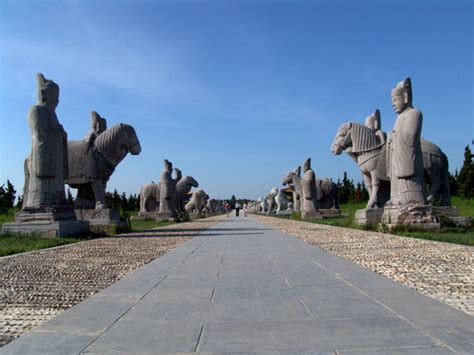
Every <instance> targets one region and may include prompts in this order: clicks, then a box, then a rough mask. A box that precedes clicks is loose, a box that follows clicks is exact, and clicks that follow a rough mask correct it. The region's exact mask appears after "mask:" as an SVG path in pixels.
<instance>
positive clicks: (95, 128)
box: [85, 111, 107, 147]
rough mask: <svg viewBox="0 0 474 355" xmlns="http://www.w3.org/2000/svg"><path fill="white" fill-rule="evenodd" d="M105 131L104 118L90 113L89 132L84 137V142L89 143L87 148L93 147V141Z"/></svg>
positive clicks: (105, 123)
mask: <svg viewBox="0 0 474 355" xmlns="http://www.w3.org/2000/svg"><path fill="white" fill-rule="evenodd" d="M106 129H107V121H106V119H105V118H103V117H100V115H99V114H98V113H97V112H95V111H92V112H91V130H90V132H89V133H88V134H87V136H86V137H85V140H86V141H88V142H89V146H90V147H92V146H93V145H94V141H95V139H96V138H97V136H98V135H99V134H101V133H102V132H104V131H105V130H106Z"/></svg>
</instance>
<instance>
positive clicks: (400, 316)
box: [311, 259, 456, 352]
mask: <svg viewBox="0 0 474 355" xmlns="http://www.w3.org/2000/svg"><path fill="white" fill-rule="evenodd" d="M311 260H312V261H313V262H314V263H315V264H317V265H318V266H320V267H322V268H324V269H326V270H328V271H329V272H332V271H331V270H330V269H328V268H327V267H326V266H324V265H322V264H320V263H318V262H317V261H315V260H314V259H311ZM332 273H333V274H335V273H334V272H332ZM338 277H339V278H340V279H341V280H342V281H343V282H345V283H346V284H348V285H349V286H351V287H353V288H354V289H356V290H357V291H359V292H360V293H362V294H363V295H364V296H366V297H368V298H370V299H371V300H373V301H374V302H376V303H378V304H379V305H381V306H382V307H384V308H386V309H387V310H389V311H390V312H392V313H393V314H395V315H396V316H397V317H398V318H400V319H402V320H404V321H405V322H407V323H409V324H411V325H412V326H414V327H415V328H416V329H418V330H420V331H421V332H422V333H424V334H425V335H427V336H428V337H430V338H433V339H434V340H436V341H437V342H438V344H437V345H443V346H445V347H447V348H448V349H450V350H452V351H454V352H456V350H455V349H453V348H452V347H450V346H449V345H448V344H446V343H444V342H443V341H441V340H440V339H439V338H437V337H436V336H434V335H432V334H430V333H429V332H428V331H427V330H425V329H424V328H423V327H421V326H419V325H418V324H416V323H414V322H412V321H411V320H409V319H407V318H405V317H404V316H402V315H401V314H399V313H397V312H396V311H394V310H393V309H392V308H390V307H389V306H387V305H386V304H384V303H382V302H380V301H379V300H378V299H377V298H375V297H373V296H371V295H370V294H368V293H367V292H365V291H364V290H362V289H361V288H359V287H357V286H355V285H354V284H352V283H351V282H349V281H347V280H346V279H345V278H344V277H342V276H340V275H338Z"/></svg>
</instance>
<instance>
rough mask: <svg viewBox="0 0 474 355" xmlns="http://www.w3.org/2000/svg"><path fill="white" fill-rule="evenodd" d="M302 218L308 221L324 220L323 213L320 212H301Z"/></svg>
mask: <svg viewBox="0 0 474 355" xmlns="http://www.w3.org/2000/svg"><path fill="white" fill-rule="evenodd" d="M301 217H302V218H303V219H308V218H323V216H322V214H321V212H319V210H318V211H309V212H307V211H302V212H301Z"/></svg>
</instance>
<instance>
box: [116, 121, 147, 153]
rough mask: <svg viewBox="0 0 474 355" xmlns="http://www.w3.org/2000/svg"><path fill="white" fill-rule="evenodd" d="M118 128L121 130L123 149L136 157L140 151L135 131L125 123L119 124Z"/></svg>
mask: <svg viewBox="0 0 474 355" xmlns="http://www.w3.org/2000/svg"><path fill="white" fill-rule="evenodd" d="M120 126H121V127H122V129H123V136H122V137H121V138H122V145H123V147H125V149H126V150H127V152H130V154H132V155H138V154H140V152H141V151H142V147H141V145H140V141H139V140H138V137H137V134H136V133H135V129H134V128H133V127H132V126H130V125H128V124H125V123H120Z"/></svg>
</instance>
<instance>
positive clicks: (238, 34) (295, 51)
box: [0, 0, 474, 198]
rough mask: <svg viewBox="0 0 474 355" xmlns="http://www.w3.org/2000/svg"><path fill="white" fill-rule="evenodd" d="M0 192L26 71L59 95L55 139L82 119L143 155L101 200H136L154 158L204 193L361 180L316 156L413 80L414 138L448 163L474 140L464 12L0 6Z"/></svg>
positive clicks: (180, 4)
mask: <svg viewBox="0 0 474 355" xmlns="http://www.w3.org/2000/svg"><path fill="white" fill-rule="evenodd" d="M0 26H1V33H0V40H1V50H0V81H1V83H0V137H1V138H0V139H1V140H0V183H4V182H5V181H6V179H7V178H8V179H10V180H11V181H12V182H13V183H14V185H15V186H16V187H17V190H21V188H22V185H23V160H24V158H25V157H26V156H27V155H28V154H29V151H30V148H31V143H30V132H29V128H28V124H27V113H28V110H29V107H30V106H32V105H33V104H35V102H36V81H35V74H36V73H37V72H42V73H43V74H44V75H45V76H46V77H47V78H51V79H53V80H55V81H56V82H57V83H58V84H59V85H60V88H61V96H60V104H59V107H58V110H57V113H58V117H59V120H60V121H61V123H62V124H63V126H64V127H65V129H66V131H67V132H68V135H69V139H81V138H82V137H84V136H85V135H86V133H87V132H88V131H89V126H90V111H92V110H95V111H97V112H99V113H100V114H101V115H102V116H103V117H105V118H107V121H108V125H109V127H110V126H113V125H114V124H117V123H119V122H124V123H129V124H131V125H132V126H134V127H135V129H136V131H137V134H138V136H139V138H140V141H141V144H142V148H143V150H142V153H141V154H140V155H139V156H128V157H127V158H126V159H125V160H124V161H123V162H122V163H121V164H120V165H119V166H118V167H117V170H116V171H115V173H114V175H112V177H111V179H110V181H109V184H108V189H109V190H113V189H114V188H116V189H117V190H119V192H122V191H125V192H127V193H137V192H138V191H139V189H140V187H141V185H142V184H143V183H146V182H149V181H151V180H155V181H157V180H159V176H160V173H161V171H162V169H163V163H162V162H163V159H164V158H167V159H169V160H171V161H172V162H173V163H174V165H175V166H176V167H179V168H180V169H181V170H182V171H183V174H185V175H192V176H194V177H195V178H196V179H197V180H198V181H199V182H200V184H201V187H202V188H204V189H205V190H206V191H207V192H208V193H209V194H210V195H211V196H214V197H220V198H228V197H230V195H231V194H235V195H236V196H238V197H248V198H256V197H258V196H260V195H263V194H265V193H267V192H268V191H269V190H270V189H271V188H272V187H273V186H279V185H280V180H281V178H282V176H283V175H284V174H285V173H286V172H288V171H290V170H292V169H294V168H295V167H296V166H298V165H299V164H302V162H303V161H304V160H305V159H306V158H307V157H312V160H313V169H314V170H315V172H316V175H317V176H318V177H332V178H333V179H334V180H337V178H339V177H342V174H343V171H347V172H348V174H349V177H350V178H352V179H354V180H356V181H360V180H361V175H360V172H359V170H358V168H357V166H356V164H355V163H354V162H353V161H352V160H351V159H350V158H349V157H348V156H346V155H344V156H333V155H332V154H331V152H330V150H329V148H330V144H331V141H332V139H333V137H334V135H335V132H336V130H337V128H338V126H339V125H340V124H342V123H344V122H348V121H359V122H363V120H364V118H365V117H366V116H367V115H369V114H370V113H372V112H373V111H374V110H375V109H376V108H379V109H380V110H381V114H382V127H383V129H384V130H389V129H391V127H392V126H393V123H394V120H395V117H396V115H395V113H394V112H393V111H392V108H391V105H390V90H391V89H392V88H393V86H394V85H395V84H396V83H397V82H398V81H400V80H402V79H404V78H405V77H407V76H410V77H411V78H412V83H413V90H414V105H415V107H417V108H419V109H420V110H421V111H422V112H423V115H424V122H423V133H422V136H423V137H424V138H426V139H429V140H431V141H433V142H435V143H436V144H438V145H439V146H440V147H441V148H442V150H443V151H444V152H445V153H446V154H447V155H448V157H449V160H450V167H451V170H454V169H455V168H460V166H461V165H462V159H463V149H464V147H465V146H466V145H467V144H469V143H470V142H471V140H472V139H473V137H474V128H473V122H474V115H473V98H474V95H473V5H472V3H471V2H468V1H445V2H441V1H421V2H417V1H397V2H391V1H365V2H344V1H336V2H329V1H327V2H326V1H104V0H103V1H79V0H77V1H24V0H23V1H7V0H2V1H0Z"/></svg>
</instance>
